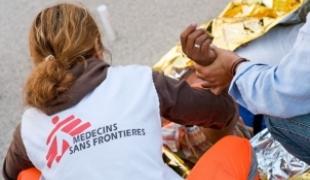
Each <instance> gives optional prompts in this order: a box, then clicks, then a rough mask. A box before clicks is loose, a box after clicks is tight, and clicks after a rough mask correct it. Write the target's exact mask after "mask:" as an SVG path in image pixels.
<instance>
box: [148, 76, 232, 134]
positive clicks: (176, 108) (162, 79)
mask: <svg viewBox="0 0 310 180" xmlns="http://www.w3.org/2000/svg"><path fill="white" fill-rule="evenodd" d="M153 81H154V84H155V88H156V90H157V94H158V97H159V101H160V113H161V116H162V117H164V118H166V119H169V120H171V121H173V122H176V123H178V124H183V125H200V126H204V127H209V128H216V129H221V128H223V127H225V126H227V125H228V124H229V123H230V122H231V121H232V120H233V119H234V118H235V117H236V115H237V110H236V104H235V103H234V101H233V99H232V98H231V97H230V96H229V95H228V93H227V91H226V92H224V93H223V94H221V95H219V96H216V95H214V94H213V93H211V92H210V91H209V90H206V89H197V88H192V87H191V86H190V85H189V84H188V83H187V82H186V81H185V80H180V81H178V80H174V79H172V78H169V77H167V76H165V75H163V74H160V73H158V72H153Z"/></svg>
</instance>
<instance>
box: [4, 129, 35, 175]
mask: <svg viewBox="0 0 310 180" xmlns="http://www.w3.org/2000/svg"><path fill="white" fill-rule="evenodd" d="M31 167H34V166H33V164H32V162H31V161H30V160H29V158H28V156H27V153H26V149H25V146H24V144H23V141H22V138H21V134H20V124H19V125H18V126H17V128H16V130H15V132H14V135H13V140H12V142H11V144H10V147H9V149H8V152H7V154H6V157H5V159H4V162H3V167H2V174H3V177H4V179H5V180H15V179H17V176H18V174H19V173H20V172H21V171H22V170H25V169H28V168H31Z"/></svg>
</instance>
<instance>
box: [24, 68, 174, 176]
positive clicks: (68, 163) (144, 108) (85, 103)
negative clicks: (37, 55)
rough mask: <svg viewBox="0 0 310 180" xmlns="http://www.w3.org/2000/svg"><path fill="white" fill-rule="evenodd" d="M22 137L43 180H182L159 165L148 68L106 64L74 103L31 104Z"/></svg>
mask: <svg viewBox="0 0 310 180" xmlns="http://www.w3.org/2000/svg"><path fill="white" fill-rule="evenodd" d="M21 135H22V138H23V142H24V145H25V148H26V151H27V154H28V156H29V158H30V160H31V161H32V162H33V164H34V165H35V166H36V167H37V168H38V169H39V170H40V171H41V172H42V174H43V176H44V178H45V179H86V178H89V179H102V178H104V179H113V180H118V179H119V180H121V179H149V180H151V179H154V180H160V179H169V180H170V179H180V178H179V177H178V176H177V175H176V174H175V173H174V172H172V170H170V169H169V168H168V167H166V165H165V164H164V163H163V160H162V154H161V146H162V140H161V122H160V114H159V100H158V96H157V93H156V90H155V87H154V84H153V80H152V72H151V69H150V68H147V67H142V66H127V67H110V68H109V70H108V74H107V77H106V79H105V80H104V81H103V82H102V83H101V84H100V85H99V86H98V87H97V88H96V89H95V90H94V91H92V92H91V93H90V94H88V95H87V96H85V97H84V98H83V99H82V100H81V101H80V102H79V103H78V104H77V105H75V106H73V107H71V108H69V109H66V110H64V111H61V112H59V113H56V114H54V115H53V116H47V115H45V114H44V113H41V112H40V111H38V110H36V109H34V108H31V109H28V110H27V111H26V112H25V113H24V116H23V120H22V126H21Z"/></svg>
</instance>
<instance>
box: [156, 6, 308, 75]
mask: <svg viewBox="0 0 310 180" xmlns="http://www.w3.org/2000/svg"><path fill="white" fill-rule="evenodd" d="M305 1H306V0H233V1H232V2H230V3H228V5H227V6H226V8H225V9H224V11H223V12H222V13H221V14H220V15H219V16H218V17H217V18H215V19H213V20H211V21H209V22H207V23H203V24H202V25H201V26H200V28H203V29H205V30H206V31H207V33H209V34H210V35H211V36H213V37H214V40H213V44H214V45H215V46H217V47H219V48H223V49H227V50H235V49H237V48H238V47H240V46H242V45H244V44H246V43H248V42H250V41H252V40H254V39H256V38H258V37H260V36H262V35H264V34H265V33H266V32H268V31H269V30H270V29H271V28H273V27H274V26H276V25H277V24H279V23H280V22H282V21H284V20H285V19H287V18H289V16H290V15H292V14H293V13H294V12H296V10H298V9H299V8H300V7H301V6H302V5H303V3H304V2H305ZM189 66H191V61H190V60H189V59H188V58H187V57H186V56H185V55H184V54H183V52H182V49H181V47H180V45H179V44H178V45H176V46H175V47H173V48H172V49H171V50H170V51H169V52H168V53H167V54H166V55H165V56H163V57H162V59H161V60H160V61H159V62H158V63H156V64H155V65H154V67H153V68H154V70H157V71H162V72H164V74H166V75H168V76H170V77H172V78H179V77H180V76H182V75H183V74H184V73H185V72H186V67H189Z"/></svg>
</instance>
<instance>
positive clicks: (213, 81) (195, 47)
mask: <svg viewBox="0 0 310 180" xmlns="http://www.w3.org/2000/svg"><path fill="white" fill-rule="evenodd" d="M180 39H181V45H182V50H183V52H184V53H185V54H186V55H187V57H189V58H190V59H191V60H193V61H194V68H195V72H196V75H197V77H199V78H200V79H202V80H203V82H202V83H201V84H200V86H201V87H202V88H207V89H210V91H211V92H212V93H213V94H215V95H219V94H221V92H222V91H223V90H225V89H227V87H228V86H229V84H230V82H231V80H232V78H233V75H234V71H235V69H234V68H235V65H236V64H238V61H240V59H242V58H240V57H239V56H238V55H237V54H235V53H234V52H231V51H227V50H224V49H220V48H217V47H215V46H213V45H211V43H212V40H213V39H212V37H210V36H209V35H208V34H207V33H206V32H205V30H202V29H197V25H195V24H192V25H190V26H188V27H187V28H186V29H185V30H184V31H183V32H182V33H181V36H180Z"/></svg>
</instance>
